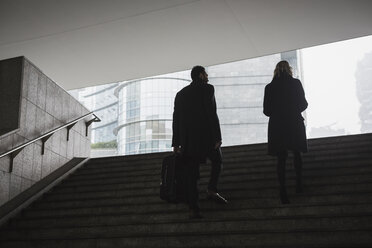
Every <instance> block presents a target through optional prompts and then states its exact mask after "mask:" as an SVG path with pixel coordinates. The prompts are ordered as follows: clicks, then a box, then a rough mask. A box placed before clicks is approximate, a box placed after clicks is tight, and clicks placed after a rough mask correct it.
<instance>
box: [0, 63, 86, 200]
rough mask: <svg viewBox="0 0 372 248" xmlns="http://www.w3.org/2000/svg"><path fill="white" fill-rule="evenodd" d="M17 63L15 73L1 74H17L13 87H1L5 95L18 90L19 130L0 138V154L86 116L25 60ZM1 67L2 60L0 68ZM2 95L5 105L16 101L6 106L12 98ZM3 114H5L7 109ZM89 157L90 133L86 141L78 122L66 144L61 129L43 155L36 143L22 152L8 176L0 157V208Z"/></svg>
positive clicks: (75, 103)
mask: <svg viewBox="0 0 372 248" xmlns="http://www.w3.org/2000/svg"><path fill="white" fill-rule="evenodd" d="M17 59H18V60H17V61H16V62H17V63H13V64H14V65H13V66H18V67H19V68H13V69H12V68H10V66H7V67H6V68H5V69H7V72H8V74H7V75H5V74H4V75H5V76H4V77H6V78H10V76H11V75H10V73H13V74H17V75H13V76H12V80H13V81H14V80H15V82H16V79H18V81H19V82H18V84H19V87H18V88H17V86H16V85H14V84H12V85H10V86H9V85H8V86H9V87H7V88H5V89H6V90H7V91H9V90H13V91H17V92H18V94H19V95H20V98H19V99H18V102H19V103H18V106H16V107H17V108H18V109H19V110H20V118H19V130H18V131H16V132H13V133H9V134H4V135H2V136H0V154H1V153H3V152H6V151H8V150H10V149H12V148H14V147H16V146H18V145H21V144H23V143H24V142H26V141H27V140H31V139H33V138H36V137H38V136H39V135H41V134H44V133H46V132H48V131H50V130H52V129H54V128H57V127H59V126H61V125H63V124H65V123H68V122H69V121H71V120H74V119H76V118H79V117H80V116H82V115H83V114H86V113H88V112H90V111H89V110H88V109H86V108H85V107H84V106H83V105H81V104H80V103H79V102H78V101H76V100H75V99H74V98H73V97H72V96H71V95H69V94H68V93H67V92H66V91H65V90H64V89H62V88H61V87H59V85H58V84H56V83H55V82H53V80H52V79H50V78H48V76H46V75H45V74H43V72H42V71H41V70H40V69H38V68H37V67H36V66H35V65H33V64H32V63H31V62H30V61H29V60H27V59H26V58H24V57H19V58H17ZM1 64H2V61H0V69H1V68H2V67H1ZM9 68H10V69H9ZM0 79H1V78H0ZM21 79H22V81H21ZM13 81H12V82H13ZM2 86H3V84H2ZM0 92H3V90H1V91H0ZM6 96H7V97H6V99H5V101H6V102H9V103H12V104H15V101H11V100H12V99H13V98H12V99H10V96H9V95H6ZM4 98H5V96H4ZM0 106H2V108H1V109H2V110H1V111H4V108H3V107H4V106H3V105H0ZM7 106H8V105H7ZM5 110H6V111H8V112H10V111H9V110H10V109H9V108H8V109H7V108H5ZM1 113H2V114H1V115H0V116H8V117H7V118H6V119H7V120H8V118H10V117H9V114H6V115H3V112H1ZM17 118H18V117H17ZM90 118H91V117H89V118H87V120H89V119H90ZM87 120H86V121H87ZM17 121H18V119H17ZM16 124H17V125H18V122H17V123H16ZM0 129H1V128H0ZM0 135H1V133H0ZM89 153H90V132H89V135H88V137H86V136H85V124H84V121H81V122H79V123H77V124H76V125H75V126H74V127H73V128H72V129H71V130H70V140H69V141H67V130H66V129H63V130H60V131H58V132H57V133H55V134H54V135H53V136H52V137H51V138H50V139H49V140H48V141H47V142H46V144H45V154H44V155H43V156H42V155H41V141H38V142H36V143H34V144H32V145H29V146H28V147H26V148H25V149H24V150H22V151H21V152H20V153H19V154H18V156H17V157H16V158H15V160H14V167H13V172H12V173H10V174H9V157H3V158H0V177H1V178H3V179H4V180H1V192H0V206H1V205H2V204H4V203H5V202H7V201H9V200H11V199H12V198H13V197H14V196H16V195H18V194H19V193H21V192H22V191H24V190H26V189H27V188H29V187H30V186H31V185H33V184H34V183H35V182H37V181H39V180H40V179H41V178H44V177H46V176H47V175H49V174H50V173H51V172H53V171H54V170H56V169H58V168H59V167H60V166H62V165H63V164H65V163H66V162H68V161H69V160H70V159H72V158H73V157H89Z"/></svg>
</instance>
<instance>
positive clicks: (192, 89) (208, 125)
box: [172, 66, 227, 218]
mask: <svg viewBox="0 0 372 248" xmlns="http://www.w3.org/2000/svg"><path fill="white" fill-rule="evenodd" d="M191 78H192V82H191V84H190V85H188V86H186V87H184V88H183V89H182V90H181V91H179V92H178V93H177V95H176V98H175V102H174V112H173V140H172V147H173V148H174V152H178V153H181V154H182V156H183V158H184V159H185V160H186V161H187V181H188V186H187V188H188V190H187V191H188V204H189V207H190V210H191V215H190V218H200V217H201V215H200V208H199V204H198V198H199V192H198V185H197V183H198V179H199V164H200V163H202V162H205V161H206V158H207V157H208V158H209V159H210V160H211V161H212V168H211V178H210V182H209V184H208V191H207V193H208V195H209V196H210V197H212V198H214V199H215V200H218V201H220V202H225V203H226V202H227V201H226V200H225V199H224V198H223V197H222V196H220V195H219V194H218V191H217V183H218V177H219V175H220V172H221V168H222V157H221V149H220V146H221V144H222V141H221V130H220V123H219V120H218V116H217V111H216V101H215V97H214V87H213V86H212V85H210V84H208V74H207V73H206V72H205V69H204V67H202V66H195V67H194V68H193V69H192V70H191Z"/></svg>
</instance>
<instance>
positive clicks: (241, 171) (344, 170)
mask: <svg viewBox="0 0 372 248" xmlns="http://www.w3.org/2000/svg"><path fill="white" fill-rule="evenodd" d="M358 162H359V161H358ZM368 162H369V161H368ZM343 163H344V164H345V161H343ZM230 165H231V164H227V165H225V169H224V171H223V174H222V176H221V177H226V176H236V175H241V176H242V177H244V176H246V175H247V176H248V175H249V178H253V179H254V178H255V177H256V176H257V178H262V177H264V176H268V175H270V176H271V175H272V174H275V166H271V167H270V170H267V169H268V167H266V168H263V169H261V168H255V169H256V171H253V170H252V169H251V168H250V167H244V166H241V167H232V168H230ZM371 165H372V158H371V160H370V162H369V163H368V164H364V165H359V166H355V165H348V167H346V166H345V167H341V165H340V164H339V165H338V168H331V169H329V168H327V167H318V168H317V169H314V168H308V165H306V168H305V169H304V171H303V174H306V175H307V176H317V175H319V174H327V175H329V174H332V173H335V174H337V175H344V174H345V175H347V174H350V173H352V174H355V173H371V172H372V166H371ZM207 167H209V168H207ZM226 167H227V168H226ZM264 169H266V170H264ZM209 174H210V166H203V167H202V170H201V177H202V178H203V177H209ZM117 178H121V179H124V178H125V180H126V182H141V181H143V182H145V181H152V180H153V181H159V180H160V171H159V170H152V171H145V172H144V173H143V172H138V173H137V174H134V173H130V174H129V175H128V174H127V172H120V171H116V172H114V173H111V172H106V173H101V174H88V175H79V176H78V175H76V176H71V177H69V178H68V182H69V183H72V182H74V183H75V182H78V183H79V182H85V181H92V180H95V181H98V180H104V181H106V180H111V179H117ZM66 182H67V180H66Z"/></svg>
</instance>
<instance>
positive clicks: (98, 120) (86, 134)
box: [85, 116, 101, 136]
mask: <svg viewBox="0 0 372 248" xmlns="http://www.w3.org/2000/svg"><path fill="white" fill-rule="evenodd" d="M100 121H101V120H100V119H99V118H98V117H97V116H95V117H94V118H93V119H91V120H90V121H87V122H85V136H88V127H89V126H90V125H91V124H92V123H93V122H100Z"/></svg>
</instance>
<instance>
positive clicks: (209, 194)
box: [207, 190, 228, 204]
mask: <svg viewBox="0 0 372 248" xmlns="http://www.w3.org/2000/svg"><path fill="white" fill-rule="evenodd" d="M207 198H208V199H212V200H214V201H215V202H218V203H221V204H227V203H228V201H227V200H226V199H225V198H224V197H223V196H221V195H220V194H218V193H216V192H213V191H210V190H207Z"/></svg>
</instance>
